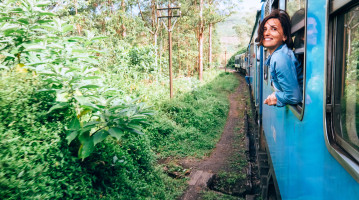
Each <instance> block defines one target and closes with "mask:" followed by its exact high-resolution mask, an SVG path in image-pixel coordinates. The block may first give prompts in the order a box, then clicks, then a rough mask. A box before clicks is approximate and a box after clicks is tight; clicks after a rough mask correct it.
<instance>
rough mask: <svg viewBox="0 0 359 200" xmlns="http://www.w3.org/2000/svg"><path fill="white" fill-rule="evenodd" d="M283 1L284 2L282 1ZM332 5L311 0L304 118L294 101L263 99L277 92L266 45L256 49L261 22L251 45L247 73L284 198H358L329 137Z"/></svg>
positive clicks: (355, 185) (358, 189) (358, 185)
mask: <svg viewBox="0 0 359 200" xmlns="http://www.w3.org/2000/svg"><path fill="white" fill-rule="evenodd" d="M268 2H273V1H267V3H268ZM278 4H279V5H285V4H283V1H281V0H280V1H279V3H278ZM327 6H328V2H327V1H325V0H307V9H306V10H307V19H306V22H307V26H306V27H307V30H306V32H307V35H306V49H305V55H306V61H305V65H306V69H305V80H304V82H305V88H304V91H305V93H304V95H305V99H304V102H305V105H304V106H303V108H304V115H303V118H302V120H301V119H300V118H298V117H297V116H296V115H295V114H294V112H295V111H293V109H292V108H290V106H286V107H284V108H278V107H275V106H268V105H265V104H263V99H265V98H266V97H267V96H268V95H270V94H271V93H272V92H273V88H272V86H271V81H270V78H271V77H270V75H269V77H268V81H264V66H263V63H264V55H263V54H264V49H263V47H260V48H259V51H258V55H255V56H254V54H253V53H255V54H256V50H257V49H256V45H255V44H254V42H253V41H254V38H253V37H254V33H255V32H256V27H257V26H258V23H257V21H256V25H255V27H254V28H253V30H255V31H253V32H252V38H251V43H250V44H249V46H248V53H249V55H250V59H249V61H248V62H250V64H252V66H251V67H249V70H248V71H247V74H248V75H249V76H250V86H251V87H252V91H253V93H252V95H253V96H254V99H255V103H258V104H259V105H258V106H257V109H258V114H259V119H260V125H261V127H262V128H263V131H264V134H265V139H266V142H267V146H268V149H267V151H268V153H269V155H270V161H271V164H272V166H273V170H274V174H275V180H276V181H277V184H278V187H279V188H278V189H279V192H280V195H281V198H282V199H296V200H301V199H303V200H309V199H315V200H318V199H326V200H327V199H345V200H349V199H359V183H358V182H357V181H356V180H355V179H354V178H353V177H352V176H351V175H350V174H349V173H348V172H347V171H346V170H345V169H344V167H343V166H342V165H341V164H340V163H339V162H338V161H337V160H336V159H335V158H334V157H333V156H332V155H331V153H330V152H329V151H328V148H327V146H326V144H325V139H324V138H325V137H326V133H325V129H324V126H325V125H326V124H325V120H324V118H325V109H324V107H325V100H323V99H325V93H324V92H325V90H326V88H325V86H326V84H325V80H326V77H325V74H326V67H325V61H326V57H325V56H326V50H327V49H326V47H327V45H326V37H325V36H326V33H327V31H328V27H326V24H327V21H326V20H327V15H328V12H327V10H328V8H327ZM265 9H266V3H264V4H263V6H262V9H261V12H260V19H263V18H264V16H265ZM258 16H259V15H258ZM257 59H258V60H259V62H258V66H257ZM257 77H258V78H257ZM257 91H258V93H257Z"/></svg>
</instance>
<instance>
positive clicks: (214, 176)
mask: <svg viewBox="0 0 359 200" xmlns="http://www.w3.org/2000/svg"><path fill="white" fill-rule="evenodd" d="M234 74H235V76H236V77H237V78H238V81H239V86H238V87H237V88H236V89H235V91H234V92H233V93H232V94H230V95H229V97H228V98H229V100H230V110H229V113H228V118H227V122H226V125H225V128H224V131H223V133H222V136H221V139H220V140H219V142H218V143H217V145H216V148H215V149H214V150H213V152H212V153H211V155H210V156H209V157H207V158H205V159H203V160H191V159H183V160H179V161H178V163H179V164H180V165H181V166H182V167H183V168H186V169H190V175H189V179H190V180H189V182H188V188H187V190H186V191H185V193H184V194H183V195H182V196H181V198H180V199H181V200H195V199H207V198H206V197H205V196H206V193H208V192H209V191H211V192H212V195H219V196H220V195H222V194H223V195H226V196H227V197H226V198H228V195H230V196H232V197H233V199H237V198H239V197H242V198H244V197H246V195H247V198H248V190H251V187H252V186H251V182H249V181H248V176H251V175H250V173H252V172H251V170H250V169H248V168H250V167H248V166H250V165H251V163H249V162H248V160H249V149H248V148H249V147H248V144H249V142H248V139H247V138H246V134H247V132H248V130H249V128H248V124H249V123H248V118H247V116H248V115H247V113H249V112H251V111H250V101H249V91H248V86H247V84H246V82H245V79H244V77H242V76H240V75H239V74H238V73H234ZM226 176H227V178H228V176H230V177H232V185H226V183H229V181H227V178H226ZM241 177H242V178H241ZM243 177H246V178H243ZM233 180H234V181H233ZM230 199H231V198H230Z"/></svg>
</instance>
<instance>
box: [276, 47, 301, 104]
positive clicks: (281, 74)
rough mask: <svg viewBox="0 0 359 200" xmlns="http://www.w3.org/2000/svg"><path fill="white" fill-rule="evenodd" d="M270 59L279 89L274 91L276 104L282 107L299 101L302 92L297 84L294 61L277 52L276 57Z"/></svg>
mask: <svg viewBox="0 0 359 200" xmlns="http://www.w3.org/2000/svg"><path fill="white" fill-rule="evenodd" d="M272 61H273V63H272V66H273V67H274V70H275V74H276V77H277V83H278V84H279V86H280V90H278V91H276V92H275V96H276V97H277V106H278V107H282V106H285V105H287V104H298V103H300V102H301V101H302V93H301V92H300V91H301V90H300V88H299V84H298V79H297V73H296V68H295V63H293V61H292V59H291V58H290V57H289V56H288V55H285V54H278V55H277V56H276V58H272Z"/></svg>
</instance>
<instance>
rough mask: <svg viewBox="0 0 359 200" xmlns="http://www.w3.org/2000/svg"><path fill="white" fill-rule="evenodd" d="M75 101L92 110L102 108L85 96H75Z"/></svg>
mask: <svg viewBox="0 0 359 200" xmlns="http://www.w3.org/2000/svg"><path fill="white" fill-rule="evenodd" d="M75 99H76V100H77V101H78V102H79V104H80V105H81V106H84V107H88V108H90V109H91V110H99V109H100V108H99V107H98V106H96V105H95V104H93V103H91V102H90V101H89V99H88V98H87V97H84V96H75Z"/></svg>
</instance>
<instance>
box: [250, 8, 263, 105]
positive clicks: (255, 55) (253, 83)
mask: <svg viewBox="0 0 359 200" xmlns="http://www.w3.org/2000/svg"><path fill="white" fill-rule="evenodd" d="M260 17H261V11H260V10H258V11H257V15H256V21H255V24H254V27H253V30H252V36H251V39H250V44H249V50H248V51H247V53H248V58H249V67H248V70H247V76H248V78H249V82H250V87H251V95H252V97H253V99H254V103H255V105H256V109H258V105H259V79H258V75H257V74H258V69H259V68H260V62H259V61H260V56H261V54H260V52H259V49H260V47H259V46H258V45H257V43H256V42H255V39H256V37H257V30H258V27H259V19H260Z"/></svg>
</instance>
